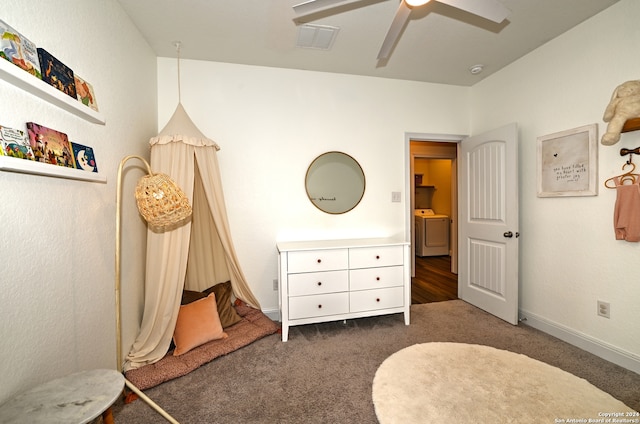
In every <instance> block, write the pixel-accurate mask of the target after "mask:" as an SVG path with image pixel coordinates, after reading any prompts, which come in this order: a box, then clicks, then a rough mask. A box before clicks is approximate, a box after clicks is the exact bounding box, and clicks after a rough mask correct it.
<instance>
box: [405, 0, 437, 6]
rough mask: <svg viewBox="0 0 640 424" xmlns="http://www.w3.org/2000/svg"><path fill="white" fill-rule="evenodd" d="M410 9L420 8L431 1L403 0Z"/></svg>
mask: <svg viewBox="0 0 640 424" xmlns="http://www.w3.org/2000/svg"><path fill="white" fill-rule="evenodd" d="M404 1H405V3H407V5H409V6H410V7H420V6H424V5H425V4H427V3H429V2H430V1H431V0H404Z"/></svg>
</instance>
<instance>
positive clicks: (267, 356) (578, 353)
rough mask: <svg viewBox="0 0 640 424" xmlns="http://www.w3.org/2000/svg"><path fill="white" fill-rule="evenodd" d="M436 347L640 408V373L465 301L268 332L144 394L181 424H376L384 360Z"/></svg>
mask: <svg viewBox="0 0 640 424" xmlns="http://www.w3.org/2000/svg"><path fill="white" fill-rule="evenodd" d="M433 341H446V342H458V343H473V344H481V345H488V346H493V347H496V348H499V349H505V350H510V351H512V352H517V353H522V354H524V355H527V356H529V357H531V358H534V359H538V360H540V361H544V362H546V363H548V364H550V365H553V366H556V367H558V368H561V369H563V370H565V371H567V372H570V373H572V374H574V375H576V376H578V377H581V378H584V379H586V380H587V381H589V382H590V383H591V384H593V385H595V386H596V387H598V388H600V389H601V390H604V391H605V392H607V393H610V394H611V395H612V396H613V397H615V398H616V399H618V400H620V401H622V402H624V403H625V404H626V405H628V406H630V407H631V408H633V409H635V410H636V411H637V410H640V375H638V374H636V373H634V372H632V371H629V370H626V369H624V368H622V367H619V366H617V365H615V364H612V363H610V362H607V361H605V360H603V359H601V358H599V357H597V356H595V355H592V354H590V353H588V352H585V351H583V350H580V349H578V348H576V347H574V346H572V345H570V344H567V343H565V342H563V341H560V340H558V339H556V338H554V337H552V336H549V335H547V334H545V333H542V332H540V331H538V330H536V329H533V328H531V327H527V326H526V325H519V326H512V325H510V324H508V323H506V322H504V321H502V320H500V319H498V318H495V317H494V316H492V315H490V314H487V313H486V312H484V311H482V310H480V309H477V308H475V307H473V306H471V305H469V304H467V303H465V302H463V301H461V300H452V301H447V302H438V303H429V304H422V305H412V306H411V325H409V326H405V325H404V321H403V316H402V315H401V314H396V315H389V316H382V317H371V318H360V319H355V320H349V321H347V322H346V323H343V322H342V321H340V322H332V323H323V324H310V325H305V326H298V327H292V328H291V330H290V333H289V341H288V342H286V343H282V342H281V341H280V336H279V334H274V335H271V336H267V337H265V338H263V339H260V340H258V341H256V342H254V343H252V344H250V345H249V346H246V347H244V348H242V349H240V350H237V351H235V352H232V353H230V354H228V355H226V356H223V357H220V358H218V359H215V360H214V361H212V362H210V363H209V364H206V365H204V366H202V367H200V368H198V369H196V370H195V371H193V372H191V373H190V374H188V375H186V376H184V377H180V378H178V379H176V380H172V381H169V382H166V383H163V384H161V385H159V386H157V387H154V388H152V389H149V390H147V391H145V393H146V394H147V395H148V396H149V397H150V398H151V399H153V400H154V401H155V402H156V403H158V404H159V405H160V406H162V407H163V408H164V409H165V410H166V411H167V412H168V413H169V414H171V415H172V416H173V417H174V418H175V419H176V420H178V421H179V422H180V423H182V424H191V423H208V424H209V423H305V424H308V423H323V424H324V423H341V424H346V423H354V424H355V423H357V424H363V423H376V422H377V419H376V415H375V411H374V407H373V402H372V400H371V386H372V382H373V378H374V375H375V373H376V370H377V369H378V367H379V366H380V364H381V363H382V362H383V361H384V360H385V359H386V358H387V357H388V356H390V355H391V354H393V353H394V352H397V351H399V350H400V349H402V348H404V347H407V346H411V345H414V344H416V343H426V342H433ZM450 366H452V367H455V366H456V358H450ZM609 412H610V411H609ZM114 418H115V421H116V423H162V422H164V419H163V418H162V417H161V416H160V415H159V414H158V413H157V412H155V411H154V410H153V409H152V408H151V407H149V406H148V405H147V404H146V403H145V402H143V401H142V400H137V401H135V402H133V403H130V404H126V405H125V404H123V402H122V401H118V402H117V403H116V405H114ZM560 418H563V417H560Z"/></svg>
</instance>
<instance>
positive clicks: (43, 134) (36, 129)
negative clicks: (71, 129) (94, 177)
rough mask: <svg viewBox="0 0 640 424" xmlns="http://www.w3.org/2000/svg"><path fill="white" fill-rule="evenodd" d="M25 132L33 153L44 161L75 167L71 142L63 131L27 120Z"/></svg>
mask: <svg viewBox="0 0 640 424" xmlns="http://www.w3.org/2000/svg"><path fill="white" fill-rule="evenodd" d="M27 133H28V134H29V142H30V143H31V149H32V150H33V154H34V155H35V156H36V157H38V156H39V155H42V156H43V157H44V162H45V163H50V164H52V165H58V166H64V167H67V168H75V167H76V165H75V162H74V160H73V152H72V151H71V143H69V139H68V137H67V135H66V134H65V133H62V132H60V131H56V130H53V129H51V128H47V127H45V126H44V125H39V124H36V123H35V122H27Z"/></svg>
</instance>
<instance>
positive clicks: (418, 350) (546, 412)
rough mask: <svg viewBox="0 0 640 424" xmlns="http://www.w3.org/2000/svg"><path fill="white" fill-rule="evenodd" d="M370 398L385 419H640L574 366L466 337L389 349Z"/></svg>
mask: <svg viewBox="0 0 640 424" xmlns="http://www.w3.org/2000/svg"><path fill="white" fill-rule="evenodd" d="M373 403H374V406H375V410H376V415H377V417H378V420H379V421H380V423H382V424H391V423H398V424H400V423H401V424H410V423H454V422H456V423H509V422H518V423H520V422H523V423H524V422H527V423H561V422H607V419H612V420H610V421H608V422H616V421H613V420H614V419H623V420H625V419H628V420H630V421H618V422H631V423H633V422H640V419H639V418H640V417H639V416H638V415H637V413H636V412H633V410H632V409H631V408H629V407H628V406H626V405H625V404H624V403H622V402H620V401H619V400H617V399H615V398H613V397H612V396H611V395H609V394H608V393H605V392H603V391H602V390H600V389H598V388H597V387H595V386H593V385H592V384H591V383H589V382H587V381H586V380H584V379H582V378H578V377H576V376H574V375H573V374H570V373H568V372H565V371H563V370H561V369H559V368H556V367H553V366H551V365H548V364H545V363H544V362H540V361H537V360H535V359H531V358H529V357H528V356H525V355H521V354H518V353H513V352H509V351H505V350H500V349H496V348H493V347H489V346H480V345H470V344H461V343H424V344H416V345H413V346H410V347H407V348H405V349H402V350H401V351H399V352H396V353H394V354H393V355H391V356H390V357H388V358H387V359H386V360H385V361H384V362H383V363H382V364H381V365H380V367H379V368H378V371H376V375H375V377H374V379H373ZM589 419H592V420H599V419H602V421H589ZM563 420H564V421H563ZM577 420H584V421H577Z"/></svg>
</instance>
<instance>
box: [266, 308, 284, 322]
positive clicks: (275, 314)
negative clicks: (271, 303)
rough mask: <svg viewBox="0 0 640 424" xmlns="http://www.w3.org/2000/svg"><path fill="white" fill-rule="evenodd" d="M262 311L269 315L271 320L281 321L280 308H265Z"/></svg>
mask: <svg viewBox="0 0 640 424" xmlns="http://www.w3.org/2000/svg"><path fill="white" fill-rule="evenodd" d="M262 313H263V314H265V315H266V316H268V317H269V318H270V319H271V321H275V322H280V310H279V309H263V310H262Z"/></svg>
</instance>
